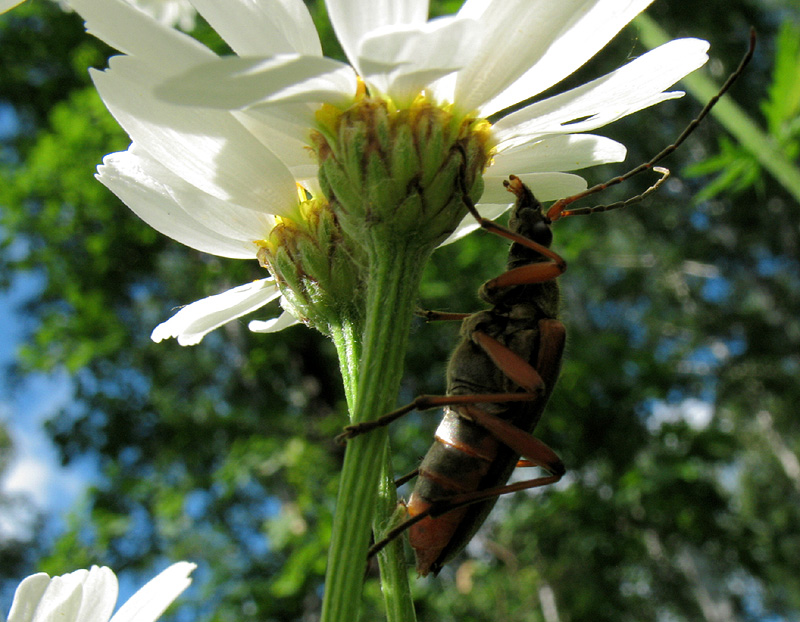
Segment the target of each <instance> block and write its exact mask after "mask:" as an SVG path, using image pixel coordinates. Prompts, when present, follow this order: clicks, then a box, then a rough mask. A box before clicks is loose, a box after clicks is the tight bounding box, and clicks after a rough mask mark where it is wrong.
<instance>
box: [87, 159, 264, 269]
mask: <svg viewBox="0 0 800 622" xmlns="http://www.w3.org/2000/svg"><path fill="white" fill-rule="evenodd" d="M97 178H98V179H99V180H100V181H101V182H102V183H103V184H104V185H105V186H106V187H108V189H109V190H111V191H112V192H113V193H114V194H116V195H117V196H118V197H119V198H120V199H121V200H122V201H123V202H125V204H126V205H128V207H130V209H131V210H132V211H133V212H134V213H135V214H136V215H137V216H139V218H141V219H142V220H144V221H145V222H146V223H147V224H149V225H150V226H151V227H153V228H154V229H156V230H158V231H160V232H161V233H163V234H164V235H167V236H169V237H171V238H172V239H173V240H177V241H178V242H180V243H182V244H185V245H186V246H189V247H191V248H194V249H196V250H199V251H202V252H204V253H211V254H213V255H219V256H221V257H232V258H239V259H253V258H255V256H256V251H257V250H258V249H257V247H256V245H255V243H254V242H255V240H258V239H263V238H266V237H267V235H268V234H269V232H270V231H271V230H272V227H273V225H274V219H273V218H272V217H270V216H268V215H266V214H263V213H259V212H255V211H253V210H248V209H246V208H242V207H239V206H236V205H235V204H232V203H230V202H226V201H220V200H219V199H217V198H215V197H212V196H211V195H208V194H205V193H201V192H199V191H198V190H197V189H196V188H193V187H192V186H190V185H189V184H188V183H186V182H185V181H183V180H182V179H180V178H179V177H177V176H176V175H174V174H172V173H170V172H169V171H168V170H167V169H165V168H164V167H163V166H161V165H160V164H159V163H158V162H156V161H154V160H152V159H151V158H149V157H147V156H146V154H141V153H139V152H138V151H137V150H136V149H135V147H133V148H131V149H129V150H128V151H124V152H120V153H112V154H109V155H108V156H106V157H105V158H104V159H103V165H102V166H100V167H98V175H97Z"/></svg>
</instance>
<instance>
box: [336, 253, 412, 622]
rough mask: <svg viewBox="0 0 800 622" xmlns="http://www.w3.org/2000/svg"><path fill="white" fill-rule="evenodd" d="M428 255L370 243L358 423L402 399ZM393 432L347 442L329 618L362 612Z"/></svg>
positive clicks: (344, 619)
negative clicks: (376, 512) (380, 488)
mask: <svg viewBox="0 0 800 622" xmlns="http://www.w3.org/2000/svg"><path fill="white" fill-rule="evenodd" d="M427 255H428V253H425V252H420V249H418V248H416V247H412V246H401V247H399V248H397V247H395V248H387V247H386V246H384V247H381V248H378V249H371V250H370V264H369V265H370V268H371V270H370V280H369V284H368V288H367V304H366V323H365V329H364V339H363V342H362V356H361V361H360V364H359V370H358V375H357V378H358V380H357V383H356V384H357V386H358V391H357V394H356V397H355V407H354V408H353V410H352V421H353V423H360V422H362V421H368V420H370V419H374V418H375V417H378V416H380V415H381V414H383V413H385V412H388V411H389V410H391V407H392V406H393V404H394V402H395V399H396V395H397V391H398V388H399V386H400V380H401V378H402V373H403V361H404V358H405V352H406V347H407V342H408V332H409V326H410V319H411V317H412V314H413V310H414V301H415V298H416V294H417V291H418V286H419V280H420V277H421V274H422V269H423V267H424V264H425V259H427ZM386 438H387V437H386V430H384V429H378V430H375V431H373V432H370V433H369V434H362V435H361V436H357V437H356V438H354V439H352V440H350V441H349V442H348V444H347V450H346V452H345V457H344V465H343V466H342V474H341V479H340V481H339V496H338V499H337V508H336V515H335V517H334V522H333V534H332V541H331V548H330V554H329V558H328V569H327V573H326V577H325V597H324V600H323V604H322V618H321V619H322V622H355V620H357V619H358V611H359V608H360V604H361V586H362V583H363V580H364V568H365V560H366V555H367V548H368V544H369V534H370V529H371V525H372V519H373V515H374V510H375V506H376V499H375V497H376V494H377V491H378V481H379V474H380V471H381V462H382V459H383V456H384V451H385V448H386ZM410 606H411V605H410V604H409V605H407V608H408V607H410ZM407 619H408V618H406V620H407ZM411 619H413V618H411Z"/></svg>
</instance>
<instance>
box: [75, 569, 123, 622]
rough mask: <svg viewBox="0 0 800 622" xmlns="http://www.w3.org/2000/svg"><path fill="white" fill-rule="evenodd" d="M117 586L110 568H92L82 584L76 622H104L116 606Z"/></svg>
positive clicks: (115, 578)
mask: <svg viewBox="0 0 800 622" xmlns="http://www.w3.org/2000/svg"><path fill="white" fill-rule="evenodd" d="M118 593H119V586H118V584H117V577H116V576H115V575H114V573H113V572H112V570H111V568H107V567H105V566H104V567H102V568H101V567H99V566H92V567H91V569H90V570H89V573H88V575H86V578H85V579H84V582H83V599H82V601H81V607H80V611H79V612H78V616H77V618H76V620H77V621H78V622H82V621H83V620H92V621H94V620H97V621H101V622H105V620H108V619H109V618H110V617H111V613H112V612H113V611H114V606H115V605H116V604H117V594H118Z"/></svg>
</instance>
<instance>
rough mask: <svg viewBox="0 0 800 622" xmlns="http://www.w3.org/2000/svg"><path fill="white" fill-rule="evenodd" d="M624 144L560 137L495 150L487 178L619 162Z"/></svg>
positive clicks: (583, 136) (588, 137)
mask: <svg viewBox="0 0 800 622" xmlns="http://www.w3.org/2000/svg"><path fill="white" fill-rule="evenodd" d="M625 153H626V149H625V145H623V144H621V143H618V142H617V141H615V140H611V139H610V138H606V137H604V136H594V135H592V134H562V135H555V136H546V137H544V138H541V139H539V140H536V141H533V142H530V143H523V144H521V145H519V146H516V147H513V148H510V149H503V148H502V145H501V146H500V147H499V148H498V153H497V154H496V155H495V157H494V160H493V163H492V166H491V167H490V168H489V171H488V172H489V175H491V176H492V177H500V178H503V177H508V176H509V175H521V174H524V173H533V172H540V171H577V170H580V169H582V168H586V167H588V166H597V165H598V164H608V163H609V162H622V161H623V160H624V159H625Z"/></svg>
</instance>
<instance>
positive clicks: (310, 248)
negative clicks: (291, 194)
mask: <svg viewBox="0 0 800 622" xmlns="http://www.w3.org/2000/svg"><path fill="white" fill-rule="evenodd" d="M259 245H260V249H259V251H258V260H259V262H260V263H261V265H262V266H264V267H265V268H267V269H268V270H269V271H270V273H272V275H273V276H274V277H275V280H276V282H277V284H278V287H279V288H280V290H281V294H282V295H283V298H284V301H285V302H284V305H286V306H287V307H288V308H287V310H288V311H289V312H290V313H292V315H294V316H295V317H297V318H299V319H300V320H301V321H302V322H303V323H305V324H307V325H310V326H313V327H314V328H316V329H317V330H319V331H320V332H322V333H323V334H325V335H330V334H331V328H332V327H337V326H338V327H341V326H343V325H344V324H346V323H347V324H351V325H356V326H358V325H360V324H361V321H362V315H363V307H362V304H363V300H364V291H363V290H364V288H365V287H366V282H365V274H364V271H365V270H364V266H365V265H366V259H365V257H364V253H363V251H362V250H361V249H360V247H359V246H357V245H356V244H354V243H353V242H352V240H351V239H350V238H348V237H347V236H346V235H345V234H344V232H343V231H342V228H341V226H340V225H339V222H338V219H337V216H336V214H334V213H333V211H332V210H331V208H330V206H329V205H328V203H326V202H325V201H320V200H312V201H305V202H303V203H301V204H300V218H299V219H298V220H293V219H290V218H285V217H284V218H281V219H280V220H279V222H278V224H277V225H276V226H275V227H274V228H273V230H272V231H271V233H270V235H269V238H268V239H267V240H262V241H260V242H259Z"/></svg>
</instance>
